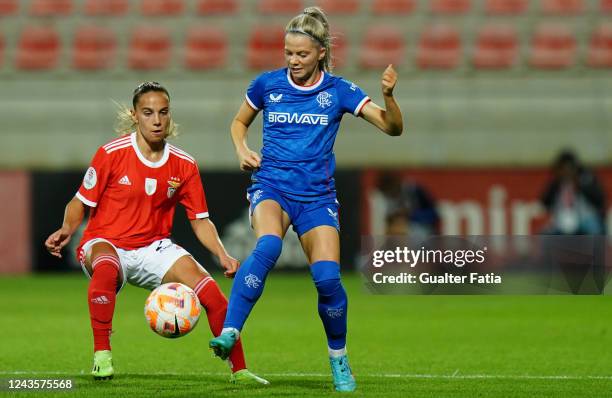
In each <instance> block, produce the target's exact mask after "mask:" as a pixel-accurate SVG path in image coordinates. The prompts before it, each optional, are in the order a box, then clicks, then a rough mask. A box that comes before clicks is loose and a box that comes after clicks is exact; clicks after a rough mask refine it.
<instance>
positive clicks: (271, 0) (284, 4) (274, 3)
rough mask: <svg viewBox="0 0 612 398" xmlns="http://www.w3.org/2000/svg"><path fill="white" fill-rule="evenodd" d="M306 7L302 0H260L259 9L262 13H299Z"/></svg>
mask: <svg viewBox="0 0 612 398" xmlns="http://www.w3.org/2000/svg"><path fill="white" fill-rule="evenodd" d="M303 9H304V2H303V1H302V0H259V2H258V4H257V11H258V12H259V13H260V14H268V15H269V14H297V13H299V12H301V11H302V10H303Z"/></svg>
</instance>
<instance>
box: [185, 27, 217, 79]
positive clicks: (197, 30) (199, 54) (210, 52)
mask: <svg viewBox="0 0 612 398" xmlns="http://www.w3.org/2000/svg"><path fill="white" fill-rule="evenodd" d="M226 62H227V37H226V34H225V32H224V31H223V30H221V29H219V28H215V27H212V26H193V27H191V28H189V31H188V32H187V38H186V40H185V59H184V64H185V67H186V68H187V69H192V70H202V69H213V68H219V67H223V66H225V64H226Z"/></svg>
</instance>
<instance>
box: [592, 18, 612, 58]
mask: <svg viewBox="0 0 612 398" xmlns="http://www.w3.org/2000/svg"><path fill="white" fill-rule="evenodd" d="M586 64H587V65H588V66H590V67H592V68H612V23H604V24H601V25H599V26H598V27H597V28H595V30H594V31H593V33H592V34H591V37H590V41H589V48H588V52H587V59H586Z"/></svg>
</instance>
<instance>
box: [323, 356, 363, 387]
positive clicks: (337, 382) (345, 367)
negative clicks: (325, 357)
mask: <svg viewBox="0 0 612 398" xmlns="http://www.w3.org/2000/svg"><path fill="white" fill-rule="evenodd" d="M329 364H330V365H331V370H332V376H333V378H334V388H335V389H336V391H341V392H351V391H355V389H356V388H357V383H356V382H355V378H354V377H353V373H352V372H351V366H350V365H349V363H348V356H346V354H345V355H341V356H339V357H329Z"/></svg>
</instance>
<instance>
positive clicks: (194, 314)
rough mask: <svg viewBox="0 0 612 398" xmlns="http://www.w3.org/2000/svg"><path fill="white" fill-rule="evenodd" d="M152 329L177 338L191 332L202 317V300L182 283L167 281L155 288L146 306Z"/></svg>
mask: <svg viewBox="0 0 612 398" xmlns="http://www.w3.org/2000/svg"><path fill="white" fill-rule="evenodd" d="M144 313H145V318H147V323H148V324H149V327H150V328H151V330H153V331H154V332H155V333H157V334H159V335H160V336H163V337H168V338H176V337H181V336H184V335H186V334H187V333H189V332H190V331H191V330H192V329H193V328H194V327H195V326H196V324H197V323H198V319H199V318H200V301H199V300H198V297H197V296H196V294H195V292H194V291H193V290H191V289H190V288H189V287H187V286H185V285H183V284H182V283H166V284H164V285H161V286H159V287H158V288H157V289H155V290H153V291H152V292H151V294H150V295H149V297H148V298H147V301H146V302H145V308H144Z"/></svg>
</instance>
